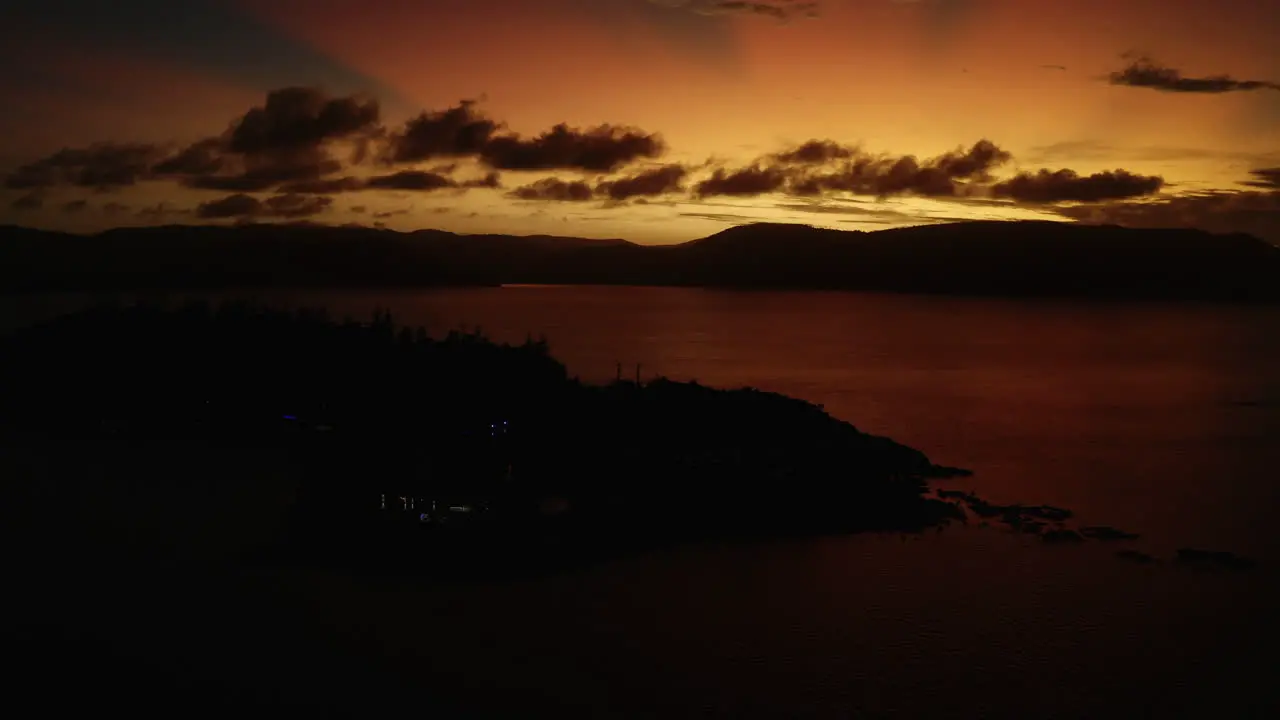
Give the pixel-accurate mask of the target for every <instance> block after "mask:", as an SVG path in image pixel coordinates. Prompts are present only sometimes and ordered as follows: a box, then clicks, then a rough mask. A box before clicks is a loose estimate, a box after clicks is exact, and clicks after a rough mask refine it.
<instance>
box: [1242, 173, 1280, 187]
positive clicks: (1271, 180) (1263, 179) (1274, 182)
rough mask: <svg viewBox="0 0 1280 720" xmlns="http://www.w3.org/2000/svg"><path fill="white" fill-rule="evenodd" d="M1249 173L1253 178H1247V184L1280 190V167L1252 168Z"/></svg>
mask: <svg viewBox="0 0 1280 720" xmlns="http://www.w3.org/2000/svg"><path fill="white" fill-rule="evenodd" d="M1249 174H1250V175H1252V176H1253V179H1252V180H1246V181H1245V182H1244V184H1245V185H1248V186H1249V187H1257V188H1264V189H1267V190H1276V191H1280V167H1273V168H1261V169H1259V170H1250V171H1249Z"/></svg>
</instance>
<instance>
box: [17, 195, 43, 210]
mask: <svg viewBox="0 0 1280 720" xmlns="http://www.w3.org/2000/svg"><path fill="white" fill-rule="evenodd" d="M9 207H10V208H12V209H14V210H39V209H40V208H42V207H44V198H43V197H41V196H40V194H39V193H34V192H29V193H27V194H25V195H21V196H19V197H17V198H14V200H13V202H11V203H9Z"/></svg>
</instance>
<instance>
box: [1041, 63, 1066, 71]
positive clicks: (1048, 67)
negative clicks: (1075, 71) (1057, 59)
mask: <svg viewBox="0 0 1280 720" xmlns="http://www.w3.org/2000/svg"><path fill="white" fill-rule="evenodd" d="M1040 67H1042V68H1044V69H1045V70H1066V69H1067V66H1066V65H1051V64H1046V65H1041V66H1040Z"/></svg>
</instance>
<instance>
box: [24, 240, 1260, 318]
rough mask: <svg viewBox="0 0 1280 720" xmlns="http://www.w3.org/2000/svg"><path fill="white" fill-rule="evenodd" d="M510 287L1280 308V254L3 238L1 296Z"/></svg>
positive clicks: (1035, 245) (969, 246)
mask: <svg viewBox="0 0 1280 720" xmlns="http://www.w3.org/2000/svg"><path fill="white" fill-rule="evenodd" d="M503 284H594V285H654V286H682V287H707V288H738V289H794V290H850V291H865V292H901V293H928V294H946V295H970V296H993V297H1079V298H1097V299H1155V300H1202V301H1214V302H1276V301H1280V248H1277V247H1275V246H1273V245H1271V244H1269V243H1267V242H1265V241H1263V240H1260V239H1258V238H1256V237H1253V236H1250V235H1242V234H1233V235H1214V234H1210V233H1206V232H1202V231H1198V230H1152V229H1130V228H1122V227H1118V226H1096V225H1083V224H1072V223H1059V222H1047V221H1016V222H1015V221H977V222H957V223H947V224H937V225H925V226H918V227H910V228H899V229H892V230H880V231H875V232H854V231H841V230H828V229H821V228H814V227H810V226H805V225H793V224H771V223H761V224H753V225H743V226H738V227H734V228H730V229H728V230H725V231H723V232H720V233H717V234H715V235H712V236H710V237H706V238H702V239H699V240H693V241H690V242H686V243H682V244H678V245H669V246H645V245H637V244H634V243H630V242H627V241H624V240H588V239H583V238H570V237H553V236H540V235H538V236H511V235H456V234H453V233H448V232H443V231H439V230H420V231H416V232H409V233H401V232H395V231H391V230H385V229H375V228H365V227H353V226H324V225H308V224H250V225H239V226H164V227H137V228H118V229H114V230H108V231H105V232H102V233H98V234H96V235H91V236H80V235H71V234H66V233H57V232H45V231H40V230H32V229H27V228H18V227H6V228H0V289H2V290H3V291H4V292H8V293H30V292H60V291H126V292H127V291H134V290H202V289H240V288H263V287H281V288H374V287H377V288H418V287H439V286H450V285H465V286H497V285H503Z"/></svg>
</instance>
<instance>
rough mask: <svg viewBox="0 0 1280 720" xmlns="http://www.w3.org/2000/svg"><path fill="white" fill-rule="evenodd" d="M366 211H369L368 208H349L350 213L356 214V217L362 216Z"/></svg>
mask: <svg viewBox="0 0 1280 720" xmlns="http://www.w3.org/2000/svg"><path fill="white" fill-rule="evenodd" d="M368 210H369V208H367V207H365V206H364V205H352V206H351V212H353V213H356V214H357V215H362V214H364V213H365V212H367V211H368Z"/></svg>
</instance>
